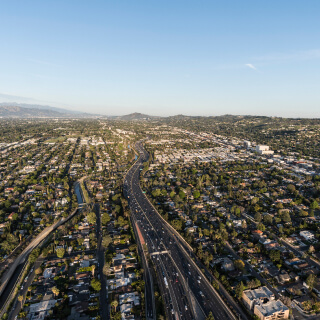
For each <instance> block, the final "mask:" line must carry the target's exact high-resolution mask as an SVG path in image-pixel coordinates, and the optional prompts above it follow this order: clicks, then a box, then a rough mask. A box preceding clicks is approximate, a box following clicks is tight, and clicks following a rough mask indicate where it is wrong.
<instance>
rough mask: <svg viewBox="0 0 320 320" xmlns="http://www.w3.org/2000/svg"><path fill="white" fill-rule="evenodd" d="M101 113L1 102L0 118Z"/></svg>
mask: <svg viewBox="0 0 320 320" xmlns="http://www.w3.org/2000/svg"><path fill="white" fill-rule="evenodd" d="M98 116H99V115H95V114H90V113H85V112H80V111H73V110H68V109H63V108H56V107H51V106H43V105H37V104H26V103H11V102H3V103H0V118H16V119H19V118H21V119H29V118H96V117H98Z"/></svg>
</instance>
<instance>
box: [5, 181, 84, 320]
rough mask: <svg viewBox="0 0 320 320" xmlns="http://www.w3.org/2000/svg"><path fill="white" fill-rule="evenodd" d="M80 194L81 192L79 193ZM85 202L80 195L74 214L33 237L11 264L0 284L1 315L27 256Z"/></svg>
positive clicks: (77, 187)
mask: <svg viewBox="0 0 320 320" xmlns="http://www.w3.org/2000/svg"><path fill="white" fill-rule="evenodd" d="M78 190H79V183H75V191H76V193H79V191H78ZM79 194H80V193H79ZM83 204H84V202H83V200H82V196H80V197H78V209H76V210H74V211H73V212H72V214H70V215H69V216H68V217H67V218H61V219H60V220H59V221H58V222H56V223H55V224H53V225H51V226H49V227H47V228H45V229H44V230H43V231H42V232H41V233H40V234H38V235H37V237H36V238H35V239H33V240H32V241H31V242H30V244H29V245H28V246H27V247H26V248H25V249H24V250H23V251H22V253H21V254H20V255H19V256H18V257H17V258H16V259H15V261H14V263H13V264H12V265H11V266H10V268H9V269H8V271H7V272H6V273H5V274H4V275H3V276H2V278H1V286H0V308H1V309H0V310H1V312H0V316H1V315H2V313H4V312H5V310H4V309H5V308H4V304H5V303H6V301H7V299H8V297H9V296H10V294H11V292H12V290H13V288H14V285H15V283H16V280H17V279H18V277H19V275H20V273H21V270H22V269H23V266H24V264H25V263H26V262H27V258H28V256H29V254H30V253H31V252H32V250H33V249H35V248H36V247H37V246H38V245H39V244H40V243H41V242H42V241H43V240H44V239H46V238H47V236H48V235H50V233H51V232H52V231H54V230H56V229H57V228H58V227H59V226H61V225H63V224H64V223H66V222H67V221H69V220H70V219H71V218H72V217H74V215H75V214H77V212H78V210H81V208H82V206H83ZM5 307H6V306H5Z"/></svg>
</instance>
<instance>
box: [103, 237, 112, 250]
mask: <svg viewBox="0 0 320 320" xmlns="http://www.w3.org/2000/svg"><path fill="white" fill-rule="evenodd" d="M111 242H112V238H111V237H110V236H109V235H106V236H104V237H103V238H102V245H103V247H104V248H108V247H109V244H110V243H111Z"/></svg>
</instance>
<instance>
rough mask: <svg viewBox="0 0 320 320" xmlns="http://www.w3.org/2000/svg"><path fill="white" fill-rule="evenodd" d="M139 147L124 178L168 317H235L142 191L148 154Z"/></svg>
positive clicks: (126, 191)
mask: <svg viewBox="0 0 320 320" xmlns="http://www.w3.org/2000/svg"><path fill="white" fill-rule="evenodd" d="M136 149H137V151H139V153H140V158H139V159H138V160H137V162H136V163H135V165H133V166H132V168H131V169H130V170H129V171H128V173H127V175H126V177H125V180H124V193H125V195H126V196H127V197H128V200H129V205H130V208H131V212H132V213H133V216H134V218H135V220H136V221H137V223H138V226H139V229H140V231H141V233H142V235H143V238H144V241H145V242H146V245H147V247H148V251H149V252H150V253H151V256H152V259H153V261H154V263H155V265H156V269H157V273H158V279H159V280H160V288H161V289H162V290H161V291H162V294H163V298H164V301H165V305H166V306H167V318H169V319H203V318H205V317H206V316H207V315H208V314H209V312H210V311H211V312H212V314H213V316H214V318H215V319H216V320H225V319H236V318H235V316H234V315H233V314H232V312H231V311H230V309H229V308H228V307H227V306H226V304H225V303H224V302H223V300H222V299H221V298H220V296H219V295H218V294H217V292H216V291H215V290H214V289H213V287H212V286H211V284H210V283H209V282H208V281H207V280H206V279H205V278H204V276H203V275H202V273H201V271H200V270H199V268H198V267H197V266H196V264H195V263H194V262H193V261H192V259H191V258H190V256H189V255H188V252H187V251H186V249H185V248H184V247H183V245H182V244H181V242H180V241H181V240H180V239H179V238H178V236H177V235H176V234H175V233H174V232H173V231H172V229H171V228H170V227H169V226H168V225H167V223H166V222H165V221H164V220H163V219H162V218H161V216H160V215H159V213H158V212H157V211H156V210H155V208H154V207H153V206H152V204H151V203H150V202H149V201H148V199H147V198H146V196H145V195H144V193H143V192H142V190H141V188H140V185H139V178H140V171H141V170H142V168H143V162H144V161H146V160H147V159H148V154H147V152H146V151H145V150H144V149H143V147H142V145H141V143H137V144H136ZM157 252H160V254H157ZM161 252H162V253H161Z"/></svg>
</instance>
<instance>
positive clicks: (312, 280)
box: [306, 274, 317, 291]
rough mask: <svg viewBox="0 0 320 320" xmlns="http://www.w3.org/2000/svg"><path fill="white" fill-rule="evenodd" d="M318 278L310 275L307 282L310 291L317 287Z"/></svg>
mask: <svg viewBox="0 0 320 320" xmlns="http://www.w3.org/2000/svg"><path fill="white" fill-rule="evenodd" d="M316 278H317V277H316V275H314V274H309V276H308V278H307V280H306V284H307V285H308V286H309V289H310V291H311V290H312V289H313V287H314V285H315V281H316Z"/></svg>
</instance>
